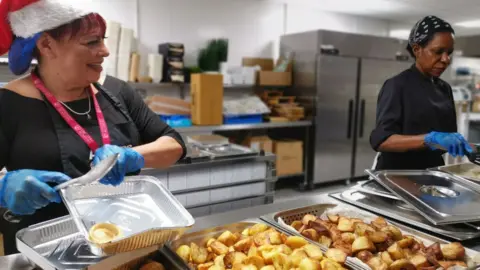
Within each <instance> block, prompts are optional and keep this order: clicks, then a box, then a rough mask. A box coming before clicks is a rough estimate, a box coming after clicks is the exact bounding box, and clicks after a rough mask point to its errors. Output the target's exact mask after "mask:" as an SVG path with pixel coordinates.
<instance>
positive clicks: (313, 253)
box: [303, 244, 323, 261]
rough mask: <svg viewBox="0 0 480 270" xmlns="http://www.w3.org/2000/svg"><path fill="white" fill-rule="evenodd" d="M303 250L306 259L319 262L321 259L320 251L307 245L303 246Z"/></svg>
mask: <svg viewBox="0 0 480 270" xmlns="http://www.w3.org/2000/svg"><path fill="white" fill-rule="evenodd" d="M303 250H305V252H306V253H307V255H308V257H309V258H311V259H314V260H318V261H320V260H321V259H322V258H323V252H322V250H321V249H320V248H319V247H317V246H315V245H312V244H308V245H305V246H303Z"/></svg>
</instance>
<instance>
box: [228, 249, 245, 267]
mask: <svg viewBox="0 0 480 270" xmlns="http://www.w3.org/2000/svg"><path fill="white" fill-rule="evenodd" d="M246 258H247V255H245V254H243V253H242V252H238V251H234V252H229V253H228V254H227V255H225V257H224V258H223V263H224V264H225V267H226V268H232V267H233V266H234V265H236V264H242V263H243V260H245V259H246Z"/></svg>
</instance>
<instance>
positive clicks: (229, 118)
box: [223, 114, 263, 125]
mask: <svg viewBox="0 0 480 270" xmlns="http://www.w3.org/2000/svg"><path fill="white" fill-rule="evenodd" d="M262 122H263V115H262V114H248V115H224V116H223V123H224V124H227V125H235V124H259V123H262Z"/></svg>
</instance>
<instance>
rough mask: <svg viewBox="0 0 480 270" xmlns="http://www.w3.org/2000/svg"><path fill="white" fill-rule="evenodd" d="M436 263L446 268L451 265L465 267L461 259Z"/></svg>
mask: <svg viewBox="0 0 480 270" xmlns="http://www.w3.org/2000/svg"><path fill="white" fill-rule="evenodd" d="M438 264H440V266H441V267H443V268H444V269H448V268H450V267H452V266H461V267H467V264H466V263H465V262H463V261H438Z"/></svg>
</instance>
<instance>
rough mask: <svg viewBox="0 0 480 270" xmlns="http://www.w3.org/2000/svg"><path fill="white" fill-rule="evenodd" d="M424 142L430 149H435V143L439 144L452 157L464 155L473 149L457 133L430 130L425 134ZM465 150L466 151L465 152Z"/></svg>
mask: <svg viewBox="0 0 480 270" xmlns="http://www.w3.org/2000/svg"><path fill="white" fill-rule="evenodd" d="M425 143H426V144H427V145H428V146H429V147H430V148H432V149H434V150H436V149H437V147H435V145H439V146H441V147H443V148H445V150H447V151H448V153H449V154H450V155H452V156H453V157H457V156H464V155H465V154H467V152H468V153H472V152H473V149H472V147H470V144H469V143H468V142H467V140H465V138H463V136H462V135H460V134H459V133H445V132H436V131H433V132H430V133H429V134H427V136H425ZM465 151H466V152H465Z"/></svg>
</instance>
